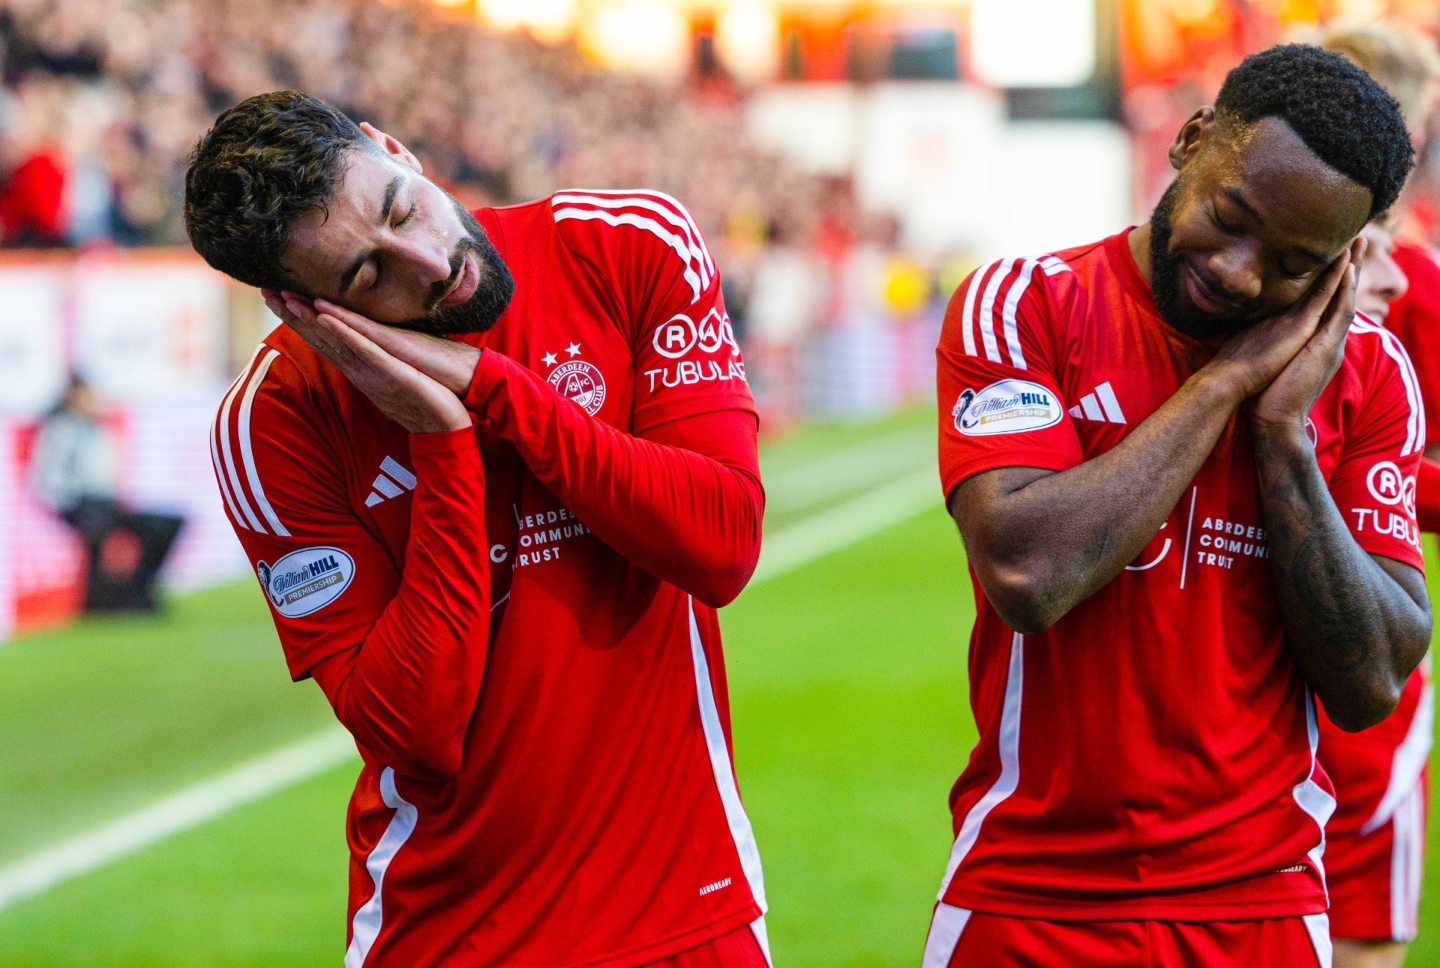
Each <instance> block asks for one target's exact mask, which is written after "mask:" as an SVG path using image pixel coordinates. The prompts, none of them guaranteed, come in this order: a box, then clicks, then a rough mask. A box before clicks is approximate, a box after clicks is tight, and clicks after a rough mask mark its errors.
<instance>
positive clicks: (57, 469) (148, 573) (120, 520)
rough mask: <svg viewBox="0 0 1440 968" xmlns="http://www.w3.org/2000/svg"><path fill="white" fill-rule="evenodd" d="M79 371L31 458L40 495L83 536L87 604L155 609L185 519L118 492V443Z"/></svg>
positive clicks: (45, 425) (89, 608) (46, 423)
mask: <svg viewBox="0 0 1440 968" xmlns="http://www.w3.org/2000/svg"><path fill="white" fill-rule="evenodd" d="M103 417H104V408H103V406H102V404H101V402H100V400H99V398H98V397H97V396H96V395H95V391H94V390H93V389H92V388H91V387H90V385H89V384H88V383H86V382H85V380H84V379H82V378H81V377H79V376H73V377H71V378H70V383H69V385H68V386H67V387H66V390H65V395H64V396H63V397H62V398H61V400H60V402H59V403H58V404H57V405H56V406H55V408H54V409H53V410H51V411H50V413H49V414H48V415H47V416H46V417H45V420H44V422H43V423H42V424H41V425H40V432H39V434H38V436H36V438H35V451H34V454H33V456H32V458H31V465H30V470H31V481H32V483H33V485H34V488H35V493H36V494H37V495H38V496H39V498H40V499H41V500H42V501H44V502H45V503H46V504H48V505H49V506H50V507H51V508H53V509H54V510H55V513H56V514H58V515H60V517H62V518H64V519H65V522H66V523H67V524H69V525H70V526H71V527H72V528H74V529H75V531H76V533H77V534H78V535H79V537H80V540H82V541H83V542H85V565H86V577H85V609H86V610H87V611H112V610H132V609H139V610H144V611H150V610H153V609H154V608H155V604H156V601H155V577H156V575H157V574H158V573H159V571H160V565H161V564H162V563H163V562H164V561H165V556H166V554H168V553H169V551H170V546H171V545H172V544H174V543H175V536H176V535H177V534H179V532H180V526H181V525H182V524H183V523H184V519H183V518H181V517H178V516H176V515H172V514H154V513H146V512H140V511H135V510H133V509H131V508H129V507H127V506H126V505H125V504H124V503H123V502H121V501H120V500H119V498H118V497H117V495H116V481H117V478H118V476H119V475H118V473H117V461H116V457H115V443H114V441H113V440H112V438H111V434H110V431H109V430H108V429H107V428H106V427H105V425H104V423H103Z"/></svg>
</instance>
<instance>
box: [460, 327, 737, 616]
mask: <svg viewBox="0 0 1440 968" xmlns="http://www.w3.org/2000/svg"><path fill="white" fill-rule="evenodd" d="M465 399H466V405H467V406H468V407H470V409H471V410H472V411H473V412H474V413H475V414H476V415H477V416H479V417H480V418H482V419H483V420H485V421H486V422H487V423H488V424H489V426H490V427H491V428H492V429H493V430H494V432H495V433H496V434H497V435H498V436H500V437H501V438H503V439H505V440H507V441H509V442H510V443H512V444H513V445H514V446H515V448H516V450H517V451H518V452H519V453H520V457H521V459H522V460H524V461H525V463H526V465H527V466H528V467H529V469H530V470H531V472H532V473H534V474H535V476H536V477H538V478H539V479H540V480H541V481H542V482H543V483H544V484H545V485H546V487H548V488H549V489H550V491H551V492H552V493H554V494H555V496H556V497H557V498H559V499H560V500H561V501H562V502H563V503H564V504H565V505H566V507H568V508H569V509H570V510H571V511H573V512H574V513H575V515H576V516H577V517H578V518H579V519H580V520H581V521H583V522H584V523H585V525H586V527H588V528H590V529H591V530H592V531H594V532H595V534H596V535H597V536H598V537H599V538H600V539H601V540H602V541H604V542H605V543H606V544H607V545H609V546H610V547H611V548H613V549H615V551H617V552H618V553H620V554H621V555H622V556H624V557H625V558H626V559H627V560H629V561H630V562H632V563H634V564H635V565H637V566H639V567H641V568H643V569H645V570H646V571H648V572H650V573H651V574H653V575H655V576H656V577H658V578H661V579H663V580H665V581H668V582H670V583H672V584H674V585H677V586H678V587H680V588H682V589H684V590H685V591H687V592H690V593H691V594H693V595H695V596H696V597H697V598H698V599H700V600H701V601H702V602H704V603H706V604H708V605H712V606H719V605H723V604H725V603H727V602H729V601H730V600H732V599H733V598H734V597H735V596H736V595H738V594H739V593H740V590H741V589H742V588H743V587H744V585H745V582H746V581H748V580H749V577H750V575H751V573H752V572H753V571H754V570H755V564H756V561H757V560H758V558H759V554H760V529H761V520H762V517H763V512H764V492H763V490H762V489H761V486H760V481H759V473H758V464H757V461H756V458H755V427H754V419H753V417H751V416H750V415H749V414H744V413H740V412H724V413H716V414H707V415H702V416H699V417H692V418H686V419H685V420H680V421H675V422H674V423H673V424H667V425H664V426H662V427H661V428H658V429H657V430H656V431H654V432H653V433H652V435H651V436H653V437H654V438H655V439H653V440H646V439H641V438H637V437H633V436H631V435H629V434H626V433H624V432H622V431H619V430H616V429H615V428H614V427H611V426H610V425H608V424H606V423H605V422H603V421H601V420H597V419H595V418H593V417H591V416H590V415H589V414H587V413H585V412H584V411H583V410H581V409H580V408H579V407H577V406H575V404H574V403H573V402H571V401H570V400H567V399H565V398H564V397H562V396H560V395H559V394H558V393H556V392H555V391H554V389H553V388H552V387H551V386H550V385H549V384H548V383H546V382H545V381H544V380H542V379H541V378H540V377H538V376H536V375H535V374H534V373H532V372H530V371H529V370H528V369H526V368H524V367H522V366H520V365H519V364H517V363H515V362H514V361H512V360H510V359H508V358H506V357H504V356H502V355H500V354H496V353H493V352H490V351H487V352H486V353H485V354H484V355H483V356H482V358H481V362H480V364H479V367H478V368H477V371H476V375H475V379H474V380H473V382H472V384H471V386H470V389H469V392H468V393H467V394H466V398H465ZM682 425H684V426H682ZM737 435H739V439H737ZM691 442H694V443H693V444H692V443H691ZM702 444H703V445H704V446H705V447H706V448H707V450H709V451H710V452H712V453H717V454H718V455H719V457H718V458H717V457H712V456H708V455H707V454H701V453H698V452H697V450H695V449H693V447H698V446H701V445H702Z"/></svg>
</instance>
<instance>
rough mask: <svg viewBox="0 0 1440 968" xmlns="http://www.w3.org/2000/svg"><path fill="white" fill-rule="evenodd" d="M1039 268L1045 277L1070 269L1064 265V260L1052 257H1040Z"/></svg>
mask: <svg viewBox="0 0 1440 968" xmlns="http://www.w3.org/2000/svg"><path fill="white" fill-rule="evenodd" d="M1040 268H1042V269H1044V270H1045V274H1046V275H1047V276H1053V275H1055V273H1057V272H1069V271H1070V267H1069V266H1068V265H1066V264H1065V260H1064V259H1061V258H1060V257H1059V256H1054V255H1047V256H1041V257H1040Z"/></svg>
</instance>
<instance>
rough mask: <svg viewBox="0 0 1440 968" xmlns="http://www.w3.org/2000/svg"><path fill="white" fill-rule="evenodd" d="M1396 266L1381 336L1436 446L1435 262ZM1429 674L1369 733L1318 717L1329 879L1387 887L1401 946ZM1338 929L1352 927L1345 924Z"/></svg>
mask: <svg viewBox="0 0 1440 968" xmlns="http://www.w3.org/2000/svg"><path fill="white" fill-rule="evenodd" d="M1394 258H1395V262H1396V264H1397V265H1398V266H1399V267H1400V269H1401V271H1402V272H1404V273H1405V278H1406V281H1407V282H1408V283H1409V287H1408V288H1407V289H1406V290H1405V295H1403V296H1402V297H1400V298H1399V299H1397V300H1395V301H1394V302H1393V303H1391V305H1390V312H1389V314H1388V315H1387V317H1386V320H1385V328H1386V329H1388V330H1390V331H1391V332H1393V333H1394V334H1395V335H1396V337H1398V338H1399V340H1400V342H1401V344H1403V345H1404V347H1405V349H1406V351H1407V352H1408V354H1409V356H1410V359H1411V361H1412V362H1413V363H1414V367H1415V374H1416V377H1417V382H1418V388H1419V392H1420V397H1421V400H1422V402H1423V404H1424V408H1425V418H1426V419H1425V425H1426V428H1427V433H1426V440H1425V443H1426V446H1433V445H1434V444H1436V443H1437V442H1440V413H1437V407H1440V263H1437V262H1436V261H1435V258H1434V256H1433V255H1432V254H1431V253H1430V252H1429V251H1428V250H1426V249H1425V248H1424V247H1423V246H1419V245H1416V244H1414V243H1411V242H1399V243H1396V245H1395V252H1394ZM1420 490H1421V493H1420V498H1421V503H1422V507H1423V505H1424V504H1425V503H1427V502H1434V501H1435V495H1433V494H1426V493H1425V491H1424V488H1423V487H1422V488H1421V489H1420ZM1432 506H1433V503H1432ZM1421 521H1422V524H1423V521H1424V515H1423V514H1422V515H1421ZM1428 666H1429V663H1428V661H1427V662H1425V663H1421V665H1420V667H1419V668H1417V669H1416V670H1415V671H1414V672H1413V673H1411V675H1410V678H1409V679H1408V680H1407V681H1406V683H1405V690H1404V692H1403V693H1402V694H1401V696H1400V702H1399V704H1398V705H1397V706H1396V707H1395V711H1394V712H1393V713H1391V714H1390V715H1389V716H1388V717H1386V719H1385V721H1384V722H1382V723H1378V724H1377V725H1375V726H1372V727H1371V728H1370V729H1366V730H1362V731H1361V732H1358V733H1347V732H1345V731H1344V730H1342V729H1339V728H1338V727H1336V726H1335V725H1334V724H1333V723H1331V722H1330V720H1329V719H1328V718H1327V717H1326V716H1325V715H1324V709H1323V708H1322V709H1321V716H1320V761H1321V762H1322V763H1323V764H1324V766H1325V771H1326V772H1327V773H1328V774H1329V775H1330V778H1331V780H1332V781H1333V782H1334V784H1335V797H1336V801H1337V805H1336V808H1335V815H1334V816H1333V817H1332V818H1331V819H1330V825H1329V827H1328V829H1327V833H1328V835H1329V836H1330V838H1331V841H1332V846H1331V849H1330V851H1329V853H1328V854H1327V860H1328V861H1330V867H1331V872H1332V875H1333V877H1332V880H1334V879H1338V878H1341V877H1344V878H1352V879H1354V880H1356V881H1357V882H1358V883H1360V884H1362V885H1368V884H1371V883H1373V882H1374V880H1375V879H1377V878H1378V879H1380V882H1381V883H1382V884H1383V883H1388V884H1390V886H1391V889H1390V891H1389V892H1388V894H1389V900H1390V902H1391V903H1390V904H1389V905H1388V907H1389V908H1390V914H1391V917H1390V918H1389V919H1388V927H1389V929H1390V936H1392V937H1394V938H1397V939H1399V938H1407V937H1413V934H1414V928H1413V925H1411V924H1410V923H1409V922H1410V920H1411V919H1412V918H1413V913H1412V911H1411V908H1412V907H1413V903H1407V899H1408V900H1413V894H1414V889H1413V888H1411V887H1410V886H1409V882H1411V881H1414V880H1417V879H1418V874H1419V864H1420V858H1419V851H1420V844H1421V841H1422V839H1423V833H1424V831H1423V826H1424V825H1423V822H1422V823H1420V824H1419V825H1418V827H1419V829H1418V830H1416V829H1413V828H1415V827H1416V826H1417V825H1416V824H1415V822H1414V820H1413V819H1411V818H1410V817H1408V816H1406V812H1407V811H1410V812H1413V807H1414V804H1415V803H1418V802H1420V801H1419V800H1417V799H1415V798H1416V797H1417V796H1418V795H1419V793H1420V791H1422V790H1423V787H1424V782H1425V781H1424V770H1425V766H1426V763H1427V762H1428V761H1429V756H1430V747H1431V743H1432V741H1433V731H1434V722H1435V708H1434V704H1435V696H1434V689H1433V687H1431V685H1430V682H1429V677H1428V674H1427V670H1428ZM1390 824H1393V825H1394V826H1395V829H1394V834H1393V838H1394V839H1393V844H1394V848H1395V849H1394V851H1393V852H1392V855H1391V857H1389V858H1388V861H1389V863H1388V865H1383V866H1380V867H1378V868H1377V867H1376V865H1374V864H1372V863H1371V862H1370V861H1371V856H1372V855H1373V854H1374V852H1373V851H1368V850H1365V849H1364V848H1363V847H1362V845H1361V840H1362V839H1363V838H1365V837H1367V836H1370V835H1371V834H1373V833H1375V832H1376V831H1378V830H1381V829H1383V828H1385V827H1386V826H1387V825H1390ZM1407 835H1408V836H1407ZM1335 882H1336V883H1338V880H1336V881H1335ZM1381 893H1382V892H1376V895H1377V897H1376V902H1377V906H1381V904H1380V902H1382V901H1383V900H1384V898H1383V897H1381V896H1380V895H1381ZM1360 913H1361V914H1362V915H1363V914H1364V913H1366V912H1360ZM1338 923H1342V924H1343V923H1353V922H1351V921H1350V920H1349V919H1348V918H1347V919H1346V920H1345V921H1344V922H1338ZM1337 936H1340V937H1351V935H1349V934H1341V935H1337Z"/></svg>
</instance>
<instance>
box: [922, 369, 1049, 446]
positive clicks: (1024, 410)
mask: <svg viewBox="0 0 1440 968" xmlns="http://www.w3.org/2000/svg"><path fill="white" fill-rule="evenodd" d="M950 414H951V416H953V417H954V418H955V429H956V430H958V431H960V432H961V433H962V434H965V435H966V436H969V437H987V436H990V435H991V434H1018V433H1024V432H1026V431H1029V430H1043V429H1045V428H1046V427H1053V426H1055V425H1056V424H1057V423H1059V422H1060V418H1061V417H1062V416H1063V415H1064V411H1063V410H1062V409H1061V407H1060V402H1059V401H1058V400H1056V399H1055V394H1054V393H1053V392H1052V391H1050V390H1049V389H1047V388H1045V387H1042V386H1041V385H1040V384H1038V383H1031V382H1030V381H1028V380H1000V381H999V382H997V383H992V384H990V385H989V386H988V387H986V388H985V389H983V390H980V391H978V392H977V391H975V390H970V389H966V390H964V391H963V392H961V394H960V397H959V399H957V400H956V401H955V406H954V408H952V409H951V411H950Z"/></svg>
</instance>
